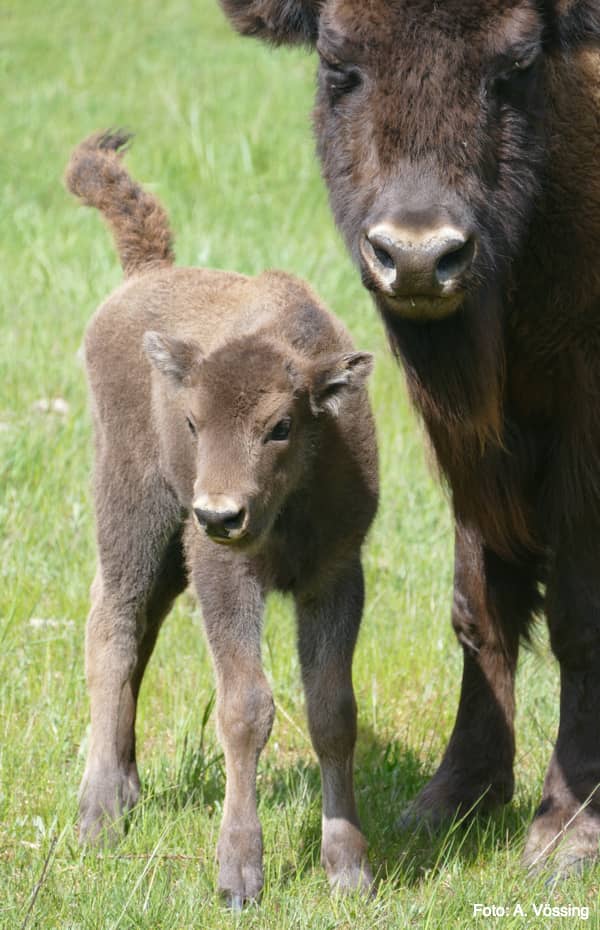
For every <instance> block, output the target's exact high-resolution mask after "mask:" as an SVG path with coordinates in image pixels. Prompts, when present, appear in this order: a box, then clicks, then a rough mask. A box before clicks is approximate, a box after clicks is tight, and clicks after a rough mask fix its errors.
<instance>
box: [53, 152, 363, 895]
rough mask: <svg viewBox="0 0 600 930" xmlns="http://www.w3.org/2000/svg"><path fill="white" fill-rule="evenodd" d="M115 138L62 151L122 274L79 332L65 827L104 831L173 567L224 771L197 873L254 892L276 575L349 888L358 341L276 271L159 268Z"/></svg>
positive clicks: (165, 249) (329, 848)
mask: <svg viewBox="0 0 600 930" xmlns="http://www.w3.org/2000/svg"><path fill="white" fill-rule="evenodd" d="M126 141H127V137H126V136H124V135H120V134H104V135H96V136H92V137H91V138H90V139H88V140H87V141H85V142H83V143H82V144H81V145H80V146H79V147H78V148H77V149H76V150H75V152H74V154H73V156H72V159H71V162H70V165H69V168H68V171H67V185H68V187H69V189H70V190H71V191H72V192H73V193H74V194H76V195H77V196H78V197H80V198H81V200H83V201H84V202H85V203H86V204H88V205H91V206H94V207H97V208H98V209H99V210H101V211H102V213H103V214H104V216H105V218H106V219H107V221H108V223H109V225H110V226H111V228H112V231H113V233H114V236H115V239H116V242H117V246H118V250H119V255H120V258H121V262H122V265H123V268H124V271H125V276H126V280H125V282H124V284H122V285H121V287H119V288H118V289H117V290H116V292H115V293H114V294H112V296H110V297H109V298H108V300H107V301H106V302H105V303H104V304H103V305H102V306H101V307H100V309H99V310H98V311H97V313H96V315H95V316H94V318H93V320H92V322H91V323H90V325H89V327H88V330H87V335H86V342H85V345H86V362H87V370H88V375H89V382H90V388H91V396H92V406H93V416H94V425H95V446H96V472H95V497H96V516H97V536H98V557H99V558H98V569H97V574H96V578H95V581H94V584H93V587H92V609H91V613H90V616H89V619H88V625H87V641H86V661H87V679H88V685H89V691H90V697H91V714H92V730H91V739H90V748H89V755H88V760H87V765H86V769H85V774H84V777H83V782H82V786H81V794H80V825H81V835H82V837H83V838H84V839H94V838H96V837H97V836H99V835H100V834H101V833H102V832H103V831H106V830H108V832H109V833H115V832H116V824H115V822H116V821H117V819H118V818H119V817H120V815H121V814H122V813H123V812H124V811H127V810H128V809H129V808H131V807H132V805H133V804H134V803H135V802H136V800H137V798H138V795H139V792H140V781H139V776H138V770H137V765H136V757H135V731H134V728H135V715H136V703H137V697H138V693H139V689H140V685H141V682H142V677H143V675H144V670H145V668H146V664H147V662H148V659H149V658H150V655H151V653H152V650H153V648H154V644H155V642H156V638H157V634H158V631H159V627H160V624H161V622H162V620H163V618H164V617H165V615H166V614H167V612H168V611H169V608H170V607H171V605H172V603H173V600H174V598H175V597H176V596H177V595H178V594H179V593H180V592H181V591H183V589H184V588H185V587H186V585H187V583H188V578H191V579H192V581H193V583H194V585H195V587H196V590H197V592H198V596H199V598H200V602H201V606H202V613H203V617H204V623H205V627H206V633H207V637H208V642H209V644H210V648H211V652H212V656H213V660H214V666H215V671H216V679H217V716H218V728H219V735H220V739H221V742H222V745H223V748H224V751H225V764H226V771H227V787H226V793H225V804H224V816H223V823H222V825H221V832H220V836H219V843H218V859H219V864H220V869H219V888H220V890H221V891H222V892H223V894H224V895H225V896H226V898H227V899H228V901H229V902H230V903H231V904H232V905H233V906H239V905H240V904H241V903H243V902H244V901H246V900H249V899H253V898H256V897H257V896H258V895H259V893H260V891H261V888H262V884H263V873H262V835H261V828H260V824H259V821H258V816H257V810H256V766H257V760H258V756H259V754H260V752H261V750H262V748H263V747H264V745H265V743H266V741H267V739H268V737H269V733H270V730H271V725H272V722H273V713H274V706H273V698H272V695H271V689H270V688H269V684H268V682H267V679H266V678H265V675H264V673H263V670H262V664H261V648H260V636H261V622H262V614H263V606H264V602H265V596H266V594H267V593H268V592H269V591H270V590H273V589H277V590H279V591H285V592H290V593H291V594H292V595H293V597H294V600H295V606H296V615H297V627H298V649H299V653H300V662H301V667H302V678H303V683H304V689H305V694H306V702H307V709H308V721H309V727H310V733H311V737H312V741H313V745H314V747H315V750H316V752H317V755H318V757H319V763H320V767H321V777H322V786H323V837H322V861H323V863H324V865H325V868H326V870H327V874H328V877H329V880H330V883H331V885H332V886H333V887H337V888H341V889H348V888H363V889H368V888H369V886H370V884H371V881H372V878H371V873H370V870H369V865H368V862H367V858H366V843H365V840H364V838H363V836H362V833H361V830H360V826H359V821H358V816H357V812H356V805H355V801H354V793H353V780H352V756H353V749H354V743H355V736H356V705H355V700H354V693H353V690H352V675H351V665H352V655H353V651H354V645H355V642H356V637H357V633H358V628H359V624H360V619H361V613H362V607H363V576H362V569H361V560H360V549H361V545H362V542H363V540H364V538H365V534H366V532H367V530H368V528H369V525H370V524H371V521H372V519H373V517H374V514H375V510H376V507H377V454H376V445H375V436H374V429H373V422H372V417H371V412H370V408H369V402H368V398H367V392H366V388H365V381H366V378H367V376H368V374H369V372H370V371H371V366H372V357H371V356H370V355H369V354H368V353H366V352H356V351H354V349H353V345H352V342H351V340H350V337H349V335H348V333H347V331H346V330H345V328H344V327H343V326H342V324H341V323H340V322H339V321H338V320H336V319H335V318H334V317H332V316H331V314H329V313H328V312H327V310H325V308H324V307H323V306H322V305H321V304H320V303H319V301H318V300H317V298H316V297H315V295H314V294H313V293H312V292H311V291H310V290H309V288H308V287H307V286H306V285H305V284H304V283H302V282H301V281H298V280H297V279H295V278H293V277H291V276H289V275H286V274H283V273H281V272H266V273H265V274H263V275H261V276H260V277H258V278H256V279H252V278H248V277H245V276H242V275H238V274H232V273H229V272H223V271H207V270H200V269H195V268H194V269H189V268H173V267H172V261H173V251H172V245H171V234H170V231H169V226H168V222H167V218H166V216H165V213H164V211H163V210H162V208H161V206H160V205H159V204H158V202H157V201H156V200H155V199H154V198H153V197H151V196H150V195H149V194H147V193H145V192H144V191H143V190H142V189H141V188H140V187H139V186H138V185H137V184H136V183H135V182H134V181H132V179H131V178H130V177H129V175H128V174H127V172H126V171H125V169H124V168H123V166H122V163H121V160H120V157H119V150H120V149H121V148H122V146H123V145H124V143H125V142H126Z"/></svg>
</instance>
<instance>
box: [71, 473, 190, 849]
mask: <svg viewBox="0 0 600 930" xmlns="http://www.w3.org/2000/svg"><path fill="white" fill-rule="evenodd" d="M99 488H100V496H101V498H102V495H103V491H102V483H101V481H100V482H99ZM121 488H122V490H124V489H125V488H126V482H125V481H123V482H122V485H121ZM157 497H158V498H159V499H160V501H161V503H162V507H159V508H158V509H157V513H160V514H161V516H162V518H163V520H165V519H168V518H169V516H170V517H172V522H170V526H171V527H173V525H175V526H176V524H175V523H174V521H175V519H176V518H177V517H178V515H179V511H178V508H177V507H174V506H172V503H173V502H172V500H171V499H170V498H169V497H167V498H165V497H164V495H162V496H161V495H160V494H159V493H158V491H157ZM117 503H118V506H115V507H112V508H111V507H107V501H106V499H105V498H103V499H102V507H101V508H100V512H101V513H102V518H99V521H98V537H99V550H100V564H99V568H98V572H97V575H96V579H95V581H94V584H93V586H92V609H91V611H90V615H89V618H88V623H87V631H86V672H87V681H88V690H89V694H90V704H91V732H90V745H89V750H88V757H87V762H86V768H85V772H84V776H83V779H82V782H81V787H80V792H79V831H80V838H81V839H82V840H85V841H94V840H98V839H99V838H104V839H107V840H109V841H111V840H115V839H118V837H119V836H120V834H121V830H120V829H118V828H117V826H116V823H117V821H118V820H119V818H120V817H121V815H122V814H123V813H126V812H127V811H129V810H130V809H131V808H132V807H133V806H134V804H135V803H136V801H137V799H138V797H139V793H140V780H139V776H138V770H137V763H136V757H135V718H136V707H137V698H138V694H139V689H140V686H141V682H142V678H143V675H144V671H145V669H146V665H147V663H148V660H149V658H150V655H151V653H152V650H153V648H154V644H155V642H156V637H157V635H158V631H159V629H160V625H161V622H162V620H163V618H164V617H165V615H166V614H167V612H168V610H169V608H170V606H171V604H172V602H173V600H174V598H175V597H176V596H177V594H179V593H180V591H182V590H183V589H184V587H185V585H186V575H185V568H184V562H183V553H182V549H181V540H180V534H179V531H178V530H176V529H175V530H173V529H171V532H172V534H173V535H171V537H170V536H169V526H168V525H164V524H159V523H158V521H157V524H155V525H152V526H149V525H147V523H146V522H145V520H146V518H147V516H148V514H149V513H151V512H154V510H153V508H151V507H150V506H148V507H147V508H145V507H144V504H143V501H142V502H140V506H139V508H138V509H137V510H136V519H135V521H132V525H128V523H127V520H126V519H125V518H124V516H123V515H124V514H126V513H127V507H126V506H125V502H124V501H123V500H119V501H118V502H117ZM170 505H171V506H170Z"/></svg>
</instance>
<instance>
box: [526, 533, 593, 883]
mask: <svg viewBox="0 0 600 930" xmlns="http://www.w3.org/2000/svg"><path fill="white" fill-rule="evenodd" d="M599 566H600V552H599V551H598V544H597V543H594V533H593V531H591V532H590V531H589V530H588V531H587V532H586V531H582V532H580V533H579V534H577V537H576V538H575V534H570V538H569V541H568V543H566V542H565V544H563V545H562V546H561V547H560V548H559V551H558V552H557V556H556V560H555V564H554V566H553V569H552V571H551V573H550V578H549V582H548V587H547V595H546V597H547V602H546V613H547V617H548V625H549V628H550V640H551V644H552V649H553V651H554V654H555V655H556V657H557V659H558V661H559V663H560V724H559V729H558V737H557V740H556V745H555V748H554V752H553V754H552V758H551V760H550V765H549V767H548V772H547V774H546V779H545V782H544V790H543V797H542V802H541V804H540V806H539V808H538V811H537V814H536V816H535V819H534V821H533V823H532V825H531V828H530V830H529V835H528V838H527V844H526V847H525V854H524V860H525V863H526V864H527V865H529V866H531V867H534V868H538V867H541V866H542V865H544V864H545V862H546V860H548V859H549V858H550V860H551V864H552V866H553V868H555V869H556V871H557V872H558V873H564V872H567V871H569V870H571V869H574V868H575V869H576V868H578V867H579V866H580V865H581V864H582V863H583V862H584V861H585V860H588V859H595V858H596V857H597V856H598V845H599V841H600V727H599V726H598V712H599V708H600V580H599V578H600V575H599Z"/></svg>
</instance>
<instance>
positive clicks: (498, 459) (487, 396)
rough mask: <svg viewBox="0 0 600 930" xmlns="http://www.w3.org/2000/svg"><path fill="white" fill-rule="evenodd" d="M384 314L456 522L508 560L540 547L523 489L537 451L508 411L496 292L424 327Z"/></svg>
mask: <svg viewBox="0 0 600 930" xmlns="http://www.w3.org/2000/svg"><path fill="white" fill-rule="evenodd" d="M380 310H381V313H382V316H383V319H384V322H385V325H386V328H387V332H388V335H389V339H390V342H391V345H392V349H393V351H394V353H395V354H396V356H397V357H398V358H399V360H400V361H401V363H402V366H403V368H404V371H405V373H406V379H407V383H408V389H409V393H410V396H411V399H412V402H413V404H414V405H415V407H416V408H417V410H418V411H419V413H420V414H421V416H422V418H423V421H424V423H425V426H426V427H427V432H428V433H429V437H430V439H431V443H432V446H433V449H434V452H435V456H436V459H437V462H438V465H439V467H440V469H441V471H442V473H443V474H444V476H445V478H446V479H447V481H448V484H449V486H450V490H451V493H452V500H453V505H454V511H455V515H456V517H457V519H458V520H460V521H461V522H463V523H465V524H472V525H475V526H477V528H478V529H479V530H480V531H481V532H482V533H483V535H484V537H485V538H486V540H487V541H488V543H489V545H490V546H492V548H494V549H495V550H496V551H497V552H498V553H500V554H503V555H505V556H508V557H514V556H515V555H518V554H519V553H520V552H522V551H523V550H528V551H531V550H535V549H536V548H537V547H536V543H535V536H536V535H537V534H536V531H535V519H534V515H533V514H532V513H531V512H530V510H529V507H528V505H527V503H526V501H527V497H528V495H527V489H526V486H525V483H526V480H527V478H526V472H527V470H528V468H529V466H530V465H531V456H530V453H532V450H528V449H525V448H524V446H526V445H528V441H527V437H526V436H525V435H523V434H522V433H521V431H519V430H518V429H517V428H516V427H515V425H514V424H513V423H512V422H511V419H510V415H509V412H508V411H507V410H505V406H504V333H503V330H504V324H503V310H502V306H501V301H500V297H499V295H497V294H496V293H488V294H484V295H482V294H481V293H480V294H478V296H477V300H476V302H475V301H473V302H470V301H467V302H465V304H464V305H463V307H462V308H461V309H460V310H459V311H458V312H457V313H455V314H454V315H453V316H451V317H448V318H446V319H443V320H436V321H432V322H426V323H414V322H412V321H410V320H404V319H402V318H401V317H399V316H397V315H394V314H393V313H392V312H390V311H389V310H387V309H386V308H385V307H380ZM517 447H518V453H519V454H518V455H517V454H516V453H517ZM532 454H533V453H532Z"/></svg>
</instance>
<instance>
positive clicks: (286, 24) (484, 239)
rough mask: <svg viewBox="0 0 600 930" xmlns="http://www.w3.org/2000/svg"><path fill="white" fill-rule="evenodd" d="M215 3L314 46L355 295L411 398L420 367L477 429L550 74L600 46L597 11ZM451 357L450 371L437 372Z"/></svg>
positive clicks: (332, 186) (464, 2)
mask: <svg viewBox="0 0 600 930" xmlns="http://www.w3.org/2000/svg"><path fill="white" fill-rule="evenodd" d="M221 3H222V5H223V7H224V9H225V11H226V13H227V15H228V16H229V17H230V19H231V20H232V22H233V24H234V26H235V27H236V28H237V29H238V30H239V31H241V32H243V33H245V34H248V35H256V36H259V37H262V38H266V39H268V40H270V41H273V42H276V43H285V42H303V43H308V44H310V45H313V46H315V47H316V50H317V52H318V54H319V81H318V95H317V105H316V110H315V128H316V136H317V146H318V151H319V156H320V158H321V162H322V166H323V173H324V177H325V180H326V182H327V186H328V188H329V193H330V199H331V205H332V208H333V212H334V215H335V218H336V221H337V223H338V225H339V227H340V229H341V231H342V233H343V235H344V237H345V239H346V242H347V244H348V247H349V249H350V251H351V253H352V255H353V257H354V259H355V261H356V262H357V263H358V265H359V267H360V269H361V274H362V279H363V282H364V284H365V286H366V287H367V288H369V290H371V291H372V292H373V293H374V295H375V299H376V302H377V305H378V307H379V309H380V311H381V313H382V315H383V317H384V320H385V322H386V324H387V327H388V330H389V332H390V335H391V338H392V342H393V344H394V346H395V348H396V349H397V351H398V352H399V353H400V354H401V355H402V357H403V359H404V361H405V364H406V366H407V369H408V371H409V376H410V374H411V369H412V371H413V373H414V374H415V377H414V378H413V381H412V386H413V389H414V390H416V392H417V393H418V391H419V386H418V385H419V382H420V381H421V380H422V379H421V378H420V375H422V374H423V368H424V366H425V367H427V377H428V379H432V378H433V379H434V381H435V378H436V377H439V378H443V379H444V383H443V384H438V385H437V388H438V390H436V389H435V388H436V385H435V384H433V385H432V384H431V383H430V381H429V382H428V390H429V389H431V388H433V389H434V390H433V393H434V394H436V395H437V396H438V397H439V396H441V395H443V396H444V397H445V398H446V399H447V405H448V409H446V410H445V411H444V413H443V415H444V416H445V417H446V419H447V420H448V419H450V420H452V413H453V410H452V406H453V404H454V406H456V407H457V408H460V411H461V414H460V415H461V418H464V417H465V416H466V418H467V419H469V418H470V419H471V422H473V419H477V417H478V416H483V417H485V416H486V413H485V411H484V410H483V409H482V405H483V407H485V406H486V403H485V401H483V402H482V398H484V399H485V398H486V397H490V396H491V395H492V394H494V393H496V394H497V391H495V392H494V391H490V390H486V383H485V382H486V379H489V380H490V381H494V382H495V383H496V384H497V382H498V379H499V375H498V372H499V367H500V366H499V365H498V363H497V359H498V357H499V353H498V351H497V343H498V342H499V340H500V338H501V336H500V329H501V325H500V322H499V319H500V317H501V312H500V310H501V303H502V301H501V293H502V287H503V284H504V283H505V281H506V274H507V271H508V269H509V268H510V266H511V263H512V261H513V260H514V258H515V256H517V255H518V254H519V251H520V247H521V244H522V241H523V237H524V235H525V232H526V230H527V226H528V221H529V219H530V217H531V213H532V209H533V206H534V203H535V200H536V197H537V194H538V191H539V189H540V186H541V184H542V183H543V163H544V156H545V151H546V143H545V137H544V126H545V122H544V108H545V96H546V95H545V84H546V70H547V67H548V60H549V59H550V58H551V56H552V55H553V54H554V53H555V52H556V51H557V50H560V49H561V48H563V49H564V48H568V47H569V46H570V45H572V44H574V43H581V42H585V41H587V40H591V39H593V38H596V37H600V4H599V3H598V0H221ZM432 330H435V335H433V334H432ZM449 346H451V347H452V353H453V357H454V361H455V362H456V365H454V366H452V365H450V366H449V364H448V362H449V361H450V360H449V359H448V358H445V359H443V364H442V365H438V366H437V369H436V363H437V362H438V361H440V359H439V358H438V357H437V356H439V355H440V353H443V352H446V354H447V352H448V347H449ZM461 355H462V356H463V358H462V359H461ZM486 355H489V365H487V364H486V358H485V356H486ZM473 358H476V359H477V364H478V366H479V376H478V377H472V378H470V379H467V380H465V379H464V376H463V375H462V374H461V373H460V372H459V370H458V369H460V367H461V364H462V365H463V366H465V365H466V366H469V365H471V366H472V364H473ZM451 369H453V370H452V371H451V373H450V374H449V371H450V370H451ZM436 370H437V371H438V374H437V375H436ZM492 371H494V372H495V374H492V373H491V372H492ZM453 378H455V379H461V378H462V379H463V382H464V383H463V384H462V385H461V386H460V388H457V389H456V390H454V387H455V386H454V387H453V385H452V383H450V382H451V381H452V379H453ZM429 392H430V391H429ZM430 393H431V392H430ZM468 395H472V396H468ZM453 396H454V398H455V401H456V403H454V401H453V399H452V398H453ZM417 400H419V398H417ZM420 405H421V407H422V408H423V406H424V405H425V406H426V402H425V401H424V400H423V398H420ZM425 412H426V411H425ZM438 412H439V411H438ZM454 412H455V413H456V412H457V411H454ZM487 416H488V419H489V410H488V411H487Z"/></svg>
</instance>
